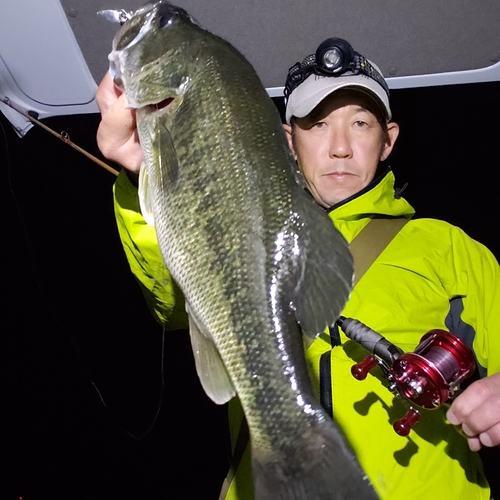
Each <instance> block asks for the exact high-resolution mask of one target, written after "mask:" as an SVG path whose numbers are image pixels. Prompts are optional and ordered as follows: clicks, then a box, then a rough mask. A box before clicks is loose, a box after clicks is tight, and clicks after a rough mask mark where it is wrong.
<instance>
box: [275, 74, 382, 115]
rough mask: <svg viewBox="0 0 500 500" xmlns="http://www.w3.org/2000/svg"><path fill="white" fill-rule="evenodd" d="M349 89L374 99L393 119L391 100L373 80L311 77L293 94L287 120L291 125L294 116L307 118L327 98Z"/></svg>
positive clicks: (346, 77)
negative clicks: (334, 93)
mask: <svg viewBox="0 0 500 500" xmlns="http://www.w3.org/2000/svg"><path fill="white" fill-rule="evenodd" d="M345 87H349V88H353V89H359V90H360V91H362V92H364V93H366V94H368V95H369V96H371V97H373V98H374V99H375V100H376V101H377V102H378V104H379V105H381V108H382V110H383V111H384V112H385V114H386V118H387V121H389V120H390V119H391V117H392V113H391V108H390V105H389V98H388V96H387V94H386V92H385V91H384V89H383V88H382V87H381V86H380V85H379V84H378V83H377V82H376V81H375V80H373V79H372V78H369V77H368V76H365V75H349V76H340V77H329V76H320V75H314V74H313V75H310V76H309V77H308V78H307V79H306V80H305V81H304V82H303V83H301V84H300V85H299V86H298V87H297V88H296V89H295V90H294V91H293V92H292V93H291V94H290V97H289V99H288V102H287V105H286V113H285V119H286V122H287V123H290V120H291V119H292V116H295V117H297V118H303V117H304V116H307V115H308V114H309V113H310V112H311V111H312V110H313V109H314V108H315V107H316V106H317V105H318V104H319V103H320V102H321V101H322V100H323V99H324V98H325V97H327V96H329V95H330V94H331V93H332V92H335V91H337V90H339V89H342V88H345Z"/></svg>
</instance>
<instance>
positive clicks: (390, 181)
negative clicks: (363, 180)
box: [328, 168, 415, 220]
mask: <svg viewBox="0 0 500 500" xmlns="http://www.w3.org/2000/svg"><path fill="white" fill-rule="evenodd" d="M394 182H395V178H394V173H393V172H392V170H391V169H390V168H388V169H387V170H386V171H385V172H384V173H383V174H381V175H380V176H378V177H376V178H375V179H374V180H373V181H372V182H371V183H370V184H369V185H368V186H366V187H365V188H364V189H362V190H361V191H359V192H358V193H356V194H355V195H353V196H351V197H349V198H347V199H346V200H344V201H342V202H340V203H338V204H337V205H334V206H333V207H331V208H330V209H329V210H328V215H329V216H330V218H331V219H334V220H358V219H364V218H367V217H368V218H373V217H377V216H382V217H406V218H410V217H412V216H413V214H414V213H415V210H414V209H413V207H412V206H411V205H410V204H409V203H408V202H407V201H406V200H405V199H404V198H401V196H397V195H396V194H395V190H394Z"/></svg>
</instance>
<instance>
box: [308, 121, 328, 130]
mask: <svg viewBox="0 0 500 500" xmlns="http://www.w3.org/2000/svg"><path fill="white" fill-rule="evenodd" d="M324 127H326V123H325V122H316V123H313V124H312V126H311V128H319V129H321V128H324Z"/></svg>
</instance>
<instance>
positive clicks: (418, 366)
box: [338, 317, 475, 436]
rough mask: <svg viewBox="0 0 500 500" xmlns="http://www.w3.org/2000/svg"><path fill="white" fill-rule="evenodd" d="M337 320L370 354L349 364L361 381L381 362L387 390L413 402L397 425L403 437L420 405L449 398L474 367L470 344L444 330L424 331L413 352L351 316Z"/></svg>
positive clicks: (417, 416)
mask: <svg viewBox="0 0 500 500" xmlns="http://www.w3.org/2000/svg"><path fill="white" fill-rule="evenodd" d="M338 323H339V325H340V326H341V328H342V330H343V331H344V333H345V334H346V336H347V337H348V338H350V339H351V340H354V341H356V342H358V343H359V344H361V345H362V346H363V347H364V348H365V349H367V350H368V351H369V352H370V353H371V354H370V355H369V356H367V357H366V358H365V359H364V360H363V361H361V362H360V363H357V364H355V365H354V366H353V367H352V368H351V373H352V375H353V377H354V378H356V379H357V380H364V379H365V378H366V377H367V375H368V372H369V371H370V370H371V369H372V368H374V367H375V366H377V365H378V366H379V367H380V368H381V370H382V373H383V374H384V376H385V378H386V379H387V380H388V382H389V384H388V388H389V390H390V391H391V392H392V393H394V394H396V395H397V396H400V397H402V398H403V399H404V400H405V401H406V402H407V403H408V405H409V410H408V412H407V413H406V415H405V416H404V417H402V418H400V419H399V420H396V421H395V422H394V424H393V428H394V430H395V431H396V433H397V434H399V435H400V436H407V435H408V434H409V433H410V430H411V428H412V427H413V426H414V425H415V424H416V423H417V422H418V421H419V419H420V410H421V409H426V410H433V409H436V408H439V407H440V406H442V405H444V404H445V403H448V402H450V401H451V400H452V399H453V398H454V397H455V396H456V394H457V392H458V390H459V385H460V383H461V382H462V381H464V380H465V379H466V378H468V377H469V376H470V375H472V373H473V372H474V369H475V360H474V356H473V354H472V352H471V351H470V349H469V348H468V347H467V346H466V345H465V344H464V343H463V342H462V341H461V340H460V339H459V338H458V337H456V336H455V335H453V334H452V333H449V332H447V331H445V330H431V331H430V332H428V333H426V334H425V335H424V336H423V337H422V338H421V339H420V343H419V345H418V346H417V348H416V349H415V351H414V352H403V351H402V350H401V349H400V348H399V347H397V346H395V345H394V344H392V343H391V342H389V341H388V340H387V339H386V338H384V337H382V336H381V335H380V334H378V333H377V332H375V331H374V330H372V329H371V328H368V327H367V326H366V325H364V324H363V323H361V322H360V321H357V320H355V319H351V318H344V317H341V318H340V319H339V320H338Z"/></svg>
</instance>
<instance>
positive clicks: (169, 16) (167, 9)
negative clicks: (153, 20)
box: [158, 2, 176, 28]
mask: <svg viewBox="0 0 500 500" xmlns="http://www.w3.org/2000/svg"><path fill="white" fill-rule="evenodd" d="M175 14H176V10H175V7H174V6H173V5H170V4H168V3H163V2H161V3H160V4H159V6H158V27H159V28H165V27H167V26H170V25H171V24H172V22H173V20H174V16H175Z"/></svg>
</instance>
